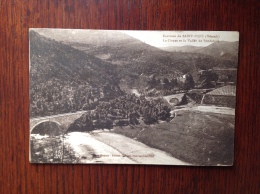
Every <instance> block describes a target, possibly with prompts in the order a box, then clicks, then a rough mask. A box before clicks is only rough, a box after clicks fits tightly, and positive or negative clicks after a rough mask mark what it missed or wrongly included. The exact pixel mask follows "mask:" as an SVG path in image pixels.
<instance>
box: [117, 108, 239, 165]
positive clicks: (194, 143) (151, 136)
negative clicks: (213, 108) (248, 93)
mask: <svg viewBox="0 0 260 194" xmlns="http://www.w3.org/2000/svg"><path fill="white" fill-rule="evenodd" d="M114 132H115V133H118V134H122V135H125V136H127V137H130V138H133V139H136V140H138V141H140V142H142V143H144V144H146V145H148V146H150V147H153V148H157V149H160V150H163V151H165V152H168V153H170V154H171V155H172V156H173V157H175V158H178V159H180V160H182V161H185V162H188V163H191V164H193V165H206V166H207V165H232V163H233V142H234V137H233V136H234V116H231V115H222V114H216V113H202V112H197V111H187V110H185V111H180V112H178V116H177V117H175V118H174V119H173V120H172V121H170V122H168V123H167V122H166V123H161V124H156V125H145V124H140V125H137V126H125V127H115V128H114Z"/></svg>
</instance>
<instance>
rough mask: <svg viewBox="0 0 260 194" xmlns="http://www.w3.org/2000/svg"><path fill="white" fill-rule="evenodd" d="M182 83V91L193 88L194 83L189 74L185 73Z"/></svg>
mask: <svg viewBox="0 0 260 194" xmlns="http://www.w3.org/2000/svg"><path fill="white" fill-rule="evenodd" d="M184 79H185V80H184V83H183V89H184V90H189V89H192V88H194V86H195V82H194V80H193V77H192V75H191V74H190V73H187V74H185V75H184Z"/></svg>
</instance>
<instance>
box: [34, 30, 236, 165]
mask: <svg viewBox="0 0 260 194" xmlns="http://www.w3.org/2000/svg"><path fill="white" fill-rule="evenodd" d="M29 39H30V43H29V47H30V162H31V163H74V164H77V163H82V164H89V163H91V164H100V163H101V164H150V165H192V166H230V165H233V150H234V125H235V123H234V122H235V104H236V82H237V65H238V45H239V33H238V32H233V31H227V32H225V31H117V30H79V29H46V28H42V29H40V28H33V29H30V30H29Z"/></svg>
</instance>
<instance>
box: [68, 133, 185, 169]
mask: <svg viewBox="0 0 260 194" xmlns="http://www.w3.org/2000/svg"><path fill="white" fill-rule="evenodd" d="M65 141H66V142H67V143H69V144H70V145H71V147H72V148H73V149H74V150H75V152H76V153H77V155H78V156H79V157H80V163H109V164H119V163H124V164H164V165H173V164H174V165H189V164H188V163H185V162H182V161H180V160H178V159H176V158H173V157H171V156H170V155H169V154H167V153H165V152H163V151H161V150H158V149H153V148H150V147H148V146H146V145H145V144H143V143H140V142H138V141H135V140H133V139H131V138H128V137H125V136H123V135H119V134H114V133H111V132H93V133H83V132H72V133H69V134H68V135H67V136H66V140H65Z"/></svg>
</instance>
